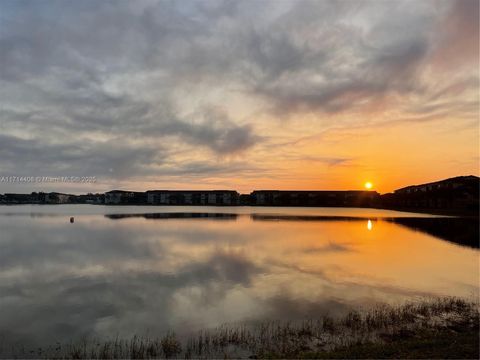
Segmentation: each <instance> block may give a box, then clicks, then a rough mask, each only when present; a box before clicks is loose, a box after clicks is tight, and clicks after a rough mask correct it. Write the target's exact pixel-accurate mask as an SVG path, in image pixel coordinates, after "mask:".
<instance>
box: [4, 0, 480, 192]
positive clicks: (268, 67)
mask: <svg viewBox="0 0 480 360" xmlns="http://www.w3.org/2000/svg"><path fill="white" fill-rule="evenodd" d="M479 71H480V70H479V2H478V1H476V0H458V1H453V0H446V1H445V0H443V1H442V0H435V1H428V0H423V1H380V0H378V1H340V0H339V1H325V0H316V1H303V0H294V1H281V0H274V1H252V0H245V1H188V0H182V1H150V0H136V1H121V0H117V1H107V0H102V1H97V0H95V1H88V0H87V1H70V0H60V1H54V0H44V1H21V0H14V1H10V0H1V1H0V99H1V101H0V104H1V106H0V179H1V177H2V176H3V177H6V176H18V177H20V176H21V177H60V176H64V177H74V178H75V181H73V180H72V181H69V182H55V183H50V182H41V181H35V182H28V181H27V182H18V181H13V182H12V181H8V180H5V179H4V180H3V181H0V193H3V192H30V191H53V190H55V191H61V192H70V193H81V192H89V191H92V192H96V191H100V192H103V191H108V190H111V189H118V188H121V189H129V190H138V191H143V190H151V189H235V190H238V191H240V192H250V191H252V190H254V189H298V190H304V189H340V190H342V189H344V190H347V189H362V188H363V185H364V183H365V182H366V181H370V182H372V183H373V185H374V189H375V190H377V191H379V192H381V193H385V192H389V191H392V190H394V189H396V188H400V187H403V186H406V185H410V184H417V183H422V182H428V181H434V180H440V179H443V178H447V177H452V176H458V175H469V174H472V175H479V173H480V170H479V161H480V156H479V78H480V75H479ZM83 177H88V178H90V179H91V178H94V180H95V182H94V183H85V182H81V180H82V178H83ZM78 179H80V182H78Z"/></svg>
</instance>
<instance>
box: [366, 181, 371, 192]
mask: <svg viewBox="0 0 480 360" xmlns="http://www.w3.org/2000/svg"><path fill="white" fill-rule="evenodd" d="M372 187H373V184H372V183H371V182H370V181H367V182H366V183H365V188H366V189H369V190H370V189H371V188H372Z"/></svg>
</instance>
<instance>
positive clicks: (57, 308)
mask: <svg viewBox="0 0 480 360" xmlns="http://www.w3.org/2000/svg"><path fill="white" fill-rule="evenodd" d="M70 216H75V222H74V223H73V224H70V223H69V217H70ZM472 239H473V240H472ZM477 241H478V221H475V220H473V221H472V220H468V221H467V222H465V221H464V220H461V219H455V218H447V217H433V216H430V215H424V214H412V213H401V212H395V211H386V210H376V209H349V208H345V209H342V208H250V207H236V208H233V207H232V208H228V207H146V206H134V207H130V206H128V207H127V206H120V207H119V206H95V205H59V206H48V205H43V206H41V205H40V206H35V205H19V206H0V249H1V251H0V344H3V346H5V344H7V345H9V344H15V343H17V344H23V345H25V346H42V345H45V344H52V343H55V342H56V341H69V340H77V339H80V338H82V337H84V336H88V337H92V336H95V337H99V338H103V337H114V336H116V335H118V336H120V337H124V336H131V335H133V334H149V335H162V334H163V333H164V332H165V331H166V330H169V329H175V330H176V331H177V332H178V333H186V332H191V331H195V330H197V329H200V328H208V327H215V326H217V325H219V324H222V323H231V322H242V323H245V322H246V323H248V322H251V321H257V320H262V319H293V320H296V319H305V318H312V317H315V316H318V315H320V314H324V313H326V312H329V313H330V314H337V313H343V312H345V311H348V309H350V308H351V307H352V306H359V305H360V306H369V305H371V304H372V303H377V302H389V303H396V302H402V301H405V300H407V299H412V298H417V297H422V296H432V295H455V296H462V297H467V298H475V297H478V295H479V267H478V266H479V250H478V245H476V246H477V247H476V246H475V244H477ZM462 244H463V245H462ZM464 244H467V245H468V244H470V246H465V245H464ZM472 244H473V245H472Z"/></svg>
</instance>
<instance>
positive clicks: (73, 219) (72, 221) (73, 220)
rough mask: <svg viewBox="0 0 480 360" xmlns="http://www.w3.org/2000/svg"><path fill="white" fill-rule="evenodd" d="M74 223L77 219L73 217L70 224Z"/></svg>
mask: <svg viewBox="0 0 480 360" xmlns="http://www.w3.org/2000/svg"><path fill="white" fill-rule="evenodd" d="M74 222H75V218H74V217H73V216H72V217H71V218H70V223H71V224H73V223H74Z"/></svg>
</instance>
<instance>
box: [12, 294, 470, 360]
mask: <svg viewBox="0 0 480 360" xmlns="http://www.w3.org/2000/svg"><path fill="white" fill-rule="evenodd" d="M478 328H479V307H478V304H475V303H473V302H468V301H465V300H462V299H458V298H438V299H430V300H421V301H416V302H409V303H406V304H404V305H401V306H389V305H379V306H376V307H374V308H371V309H367V310H365V311H359V310H352V311H351V312H349V313H348V314H346V315H345V316H343V317H338V318H334V317H332V316H330V315H328V314H326V315H324V316H322V317H320V318H318V319H311V320H305V321H296V322H287V321H267V322H262V323H259V324H256V325H251V326H247V325H222V326H219V327H217V328H214V329H208V330H202V331H199V332H198V333H196V334H192V335H190V336H187V337H182V338H179V337H177V336H176V334H175V333H173V332H169V333H167V334H165V335H164V336H163V337H160V338H149V337H145V336H144V337H139V336H134V337H133V338H131V339H128V340H125V339H119V338H115V339H112V340H107V341H87V340H83V341H81V342H76V343H71V344H66V345H62V344H56V345H55V346H51V347H47V348H45V349H37V350H35V351H30V352H25V350H24V349H23V350H22V351H20V352H17V353H16V354H14V356H16V357H37V358H38V357H43V358H45V357H48V358H58V359H61V358H66V359H86V358H88V359H124V358H131V359H144V358H148V359H152V358H239V357H241V358H249V357H250V358H301V357H317V358H323V357H332V358H334V357H350V358H352V357H356V356H354V355H356V354H358V353H360V354H361V353H362V351H367V350H368V351H373V350H372V349H375V351H377V352H376V353H375V352H373V353H370V356H369V355H368V352H367V354H366V355H365V357H375V354H377V355H378V354H380V356H382V357H388V354H389V353H382V352H378V351H379V349H384V350H385V349H390V350H392V349H393V350H395V347H396V346H397V345H396V344H403V345H402V346H404V347H405V346H406V347H407V348H405V349H404V348H401V349H397V350H398V351H400V350H401V351H402V352H400V353H399V352H397V353H395V351H393V350H392V351H393V352H391V353H392V354H396V356H398V355H399V354H402V356H403V357H408V351H409V350H408V346H410V347H412V346H413V347H414V348H415V349H417V350H418V348H420V349H421V348H422V346H421V345H422V343H425V344H428V343H429V341H434V342H435V339H436V338H438V339H441V338H442V337H446V338H454V337H455V336H457V337H458V339H460V340H458V341H460V342H461V341H468V342H471V341H472V339H475V338H477V339H478ZM425 334H430V338H425V337H424V335H425ZM463 334H467V335H468V336H466V337H465V336H463ZM472 334H473V335H472ZM422 336H423V337H422ZM466 339H468V340H466ZM477 343H478V341H477ZM405 344H406V345H405ZM412 344H414V345H412ZM415 344H416V345H415ZM437 345H438V344H437ZM460 345H462V344H460ZM464 345H466V346H467V348H468V349H475V346H473V347H472V344H470V343H469V344H464ZM432 346H433V345H432ZM477 348H478V346H477ZM345 349H347V350H345ZM348 349H350V353H348ZM365 349H367V350H365ZM369 349H370V350H369ZM17 350H18V349H17ZM345 351H347V352H345ZM412 351H413V350H412ZM469 351H470V352H471V351H472V350H469ZM342 354H343V355H342ZM336 355H338V356H336ZM415 355H416V357H422V356H421V353H419V352H418V351H417V352H415ZM464 355H465V356H467V355H468V353H467V354H464ZM474 355H475V354H474ZM477 355H478V352H477ZM394 357H395V356H394ZM476 357H478V356H476Z"/></svg>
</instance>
